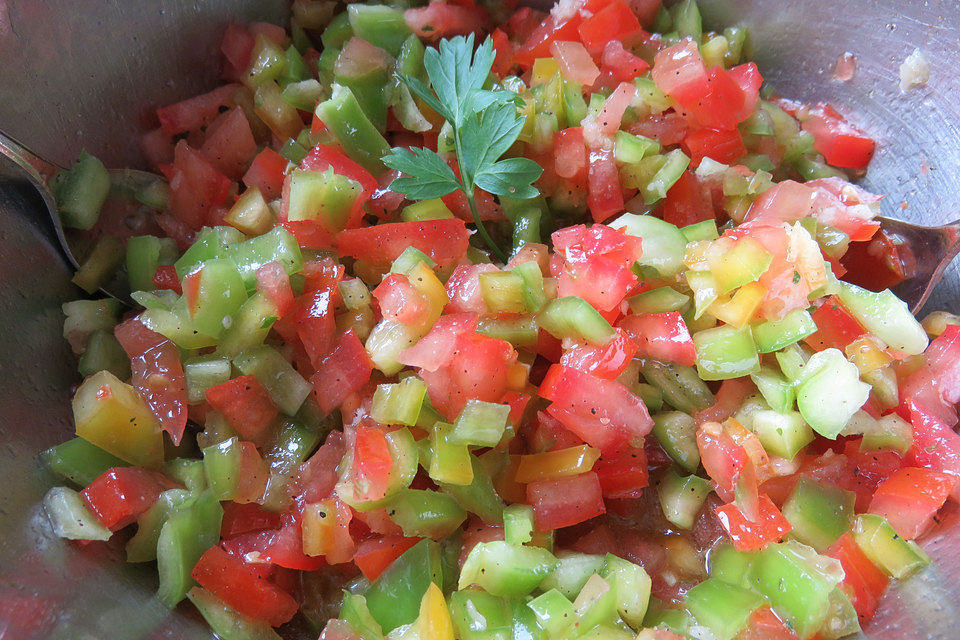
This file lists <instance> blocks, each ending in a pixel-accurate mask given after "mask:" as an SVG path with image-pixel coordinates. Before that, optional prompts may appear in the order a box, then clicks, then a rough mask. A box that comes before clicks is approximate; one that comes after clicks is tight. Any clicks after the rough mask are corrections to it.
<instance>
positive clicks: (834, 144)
mask: <svg viewBox="0 0 960 640" xmlns="http://www.w3.org/2000/svg"><path fill="white" fill-rule="evenodd" d="M803 130H804V131H807V132H809V133H810V134H812V135H813V148H814V149H816V150H817V151H819V152H820V153H822V154H823V157H824V159H826V161H827V163H828V164H832V165H833V166H835V167H843V168H845V169H866V168H867V165H868V164H870V160H871V159H872V158H873V152H874V151H875V150H876V142H874V140H873V139H872V138H870V137H869V136H867V135H866V134H864V133H863V132H862V131H860V130H859V129H857V128H856V127H854V126H853V125H852V124H850V123H849V122H847V121H846V120H845V119H844V118H843V116H841V115H840V114H839V113H837V112H836V111H835V110H834V109H833V108H832V107H830V106H829V105H820V106H818V107H817V108H815V109H811V110H810V111H809V113H808V116H807V119H806V120H804V121H803Z"/></svg>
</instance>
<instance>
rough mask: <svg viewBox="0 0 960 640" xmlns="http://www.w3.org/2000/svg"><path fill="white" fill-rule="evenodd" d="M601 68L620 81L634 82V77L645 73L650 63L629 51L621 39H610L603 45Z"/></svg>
mask: <svg viewBox="0 0 960 640" xmlns="http://www.w3.org/2000/svg"><path fill="white" fill-rule="evenodd" d="M600 68H601V70H602V71H604V72H607V73H609V74H610V75H611V76H612V77H613V78H614V79H615V80H617V81H618V82H632V81H633V79H634V78H636V77H637V76H639V75H642V74H643V73H645V72H646V71H647V69H649V68H650V65H649V64H647V61H646V60H644V59H643V58H640V57H637V56H635V55H633V54H632V53H630V52H629V51H627V50H626V49H625V48H624V47H623V43H622V42H621V41H620V40H610V41H609V42H607V43H606V44H605V45H604V47H603V54H602V55H601V56H600Z"/></svg>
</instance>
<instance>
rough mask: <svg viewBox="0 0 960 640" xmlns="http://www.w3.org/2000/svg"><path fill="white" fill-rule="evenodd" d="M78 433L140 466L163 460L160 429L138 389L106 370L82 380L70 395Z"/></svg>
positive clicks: (158, 463) (122, 458)
mask: <svg viewBox="0 0 960 640" xmlns="http://www.w3.org/2000/svg"><path fill="white" fill-rule="evenodd" d="M73 420H74V423H75V424H76V425H77V435H78V436H80V437H81V438H83V439H84V440H86V441H87V442H90V443H91V444H95V445H97V446H98V447H100V448H101V449H103V450H104V451H108V452H110V453H112V454H113V455H115V456H117V457H118V458H120V459H121V460H125V461H126V462H129V463H130V464H135V465H139V466H142V467H150V468H156V467H159V466H160V465H161V464H163V432H162V431H161V430H160V424H159V423H158V422H157V419H156V418H155V417H154V415H153V413H151V411H150V409H149V407H147V404H146V403H145V402H144V401H143V399H142V398H141V397H140V396H139V395H138V394H137V390H136V389H134V388H133V387H132V386H130V385H129V384H126V383H125V382H122V381H121V380H119V379H118V378H117V377H116V376H115V375H113V374H112V373H110V372H109V371H100V372H98V373H95V374H93V375H92V376H90V377H89V378H87V379H86V380H84V381H83V384H81V385H80V388H79V389H77V393H76V394H75V395H74V396H73Z"/></svg>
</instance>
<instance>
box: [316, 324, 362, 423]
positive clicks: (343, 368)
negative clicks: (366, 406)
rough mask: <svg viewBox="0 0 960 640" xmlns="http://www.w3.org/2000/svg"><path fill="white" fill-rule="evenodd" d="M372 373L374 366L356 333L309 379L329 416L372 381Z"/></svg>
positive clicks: (341, 342) (346, 337) (340, 342)
mask: <svg viewBox="0 0 960 640" xmlns="http://www.w3.org/2000/svg"><path fill="white" fill-rule="evenodd" d="M371 373H373V363H372V362H371V361H370V356H369V355H368V354H367V350H366V349H364V347H363V343H362V342H360V340H359V338H357V336H356V335H355V334H354V333H353V331H347V332H346V333H344V334H343V335H342V336H340V339H339V340H338V341H337V345H336V346H335V347H334V348H333V351H331V352H330V355H328V356H327V357H326V358H324V359H323V361H322V362H321V363H320V366H319V367H317V372H316V373H315V374H314V375H313V377H311V378H310V382H311V383H313V388H314V391H315V393H316V398H317V405H318V406H319V407H320V410H321V411H323V412H324V413H330V412H331V411H333V410H334V409H335V408H337V407H339V406H340V405H341V404H343V401H344V400H346V398H347V396H349V395H350V394H352V393H355V392H356V391H359V390H360V388H362V387H363V385H365V384H366V383H367V382H368V381H369V380H370V374H371Z"/></svg>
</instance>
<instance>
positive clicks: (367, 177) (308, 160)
mask: <svg viewBox="0 0 960 640" xmlns="http://www.w3.org/2000/svg"><path fill="white" fill-rule="evenodd" d="M300 168H301V169H304V170H307V171H326V170H327V169H330V168H333V172H334V173H336V174H337V175H340V176H344V177H346V178H350V179H351V180H353V181H355V182H357V183H359V184H360V186H361V188H362V189H363V192H362V194H361V195H360V197H359V198H358V201H357V204H356V205H355V206H356V207H359V206H361V205H363V203H364V202H366V201H367V200H368V199H369V198H370V197H371V196H373V194H374V193H375V192H376V191H377V190H378V189H379V187H380V185H379V184H377V179H376V178H374V177H373V175H372V174H371V173H370V172H369V171H367V170H366V169H364V168H363V167H361V166H360V165H359V164H357V163H356V162H354V161H353V160H351V159H350V158H348V157H347V156H346V155H344V154H343V153H341V152H340V151H338V150H336V149H334V148H333V147H330V146H328V145H325V144H318V145H317V146H315V147H314V148H313V149H311V150H310V153H309V154H307V156H306V157H305V158H304V159H303V161H302V162H301V163H300Z"/></svg>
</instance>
